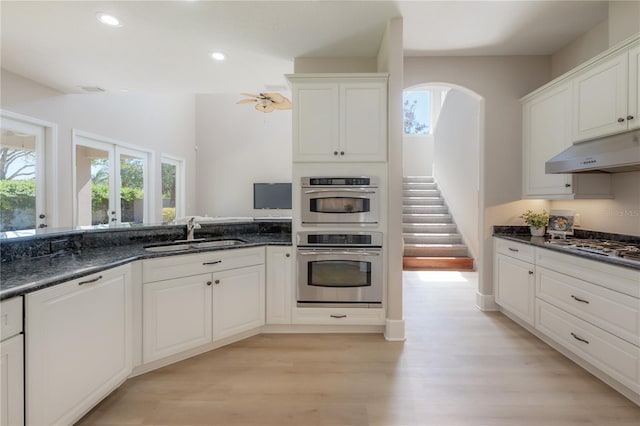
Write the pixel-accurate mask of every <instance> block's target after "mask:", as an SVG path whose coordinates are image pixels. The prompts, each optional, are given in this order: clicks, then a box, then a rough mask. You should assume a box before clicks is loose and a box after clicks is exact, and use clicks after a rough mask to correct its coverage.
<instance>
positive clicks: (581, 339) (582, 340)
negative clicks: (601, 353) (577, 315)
mask: <svg viewBox="0 0 640 426" xmlns="http://www.w3.org/2000/svg"><path fill="white" fill-rule="evenodd" d="M571 335H572V336H573V338H574V339H576V340H579V341H581V342H584V343H586V344H587V345H588V344H589V341H588V340H586V339H583V338H582V337H578V336H576V334H575V333H573V332H572V333H571Z"/></svg>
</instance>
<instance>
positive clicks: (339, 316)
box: [329, 314, 347, 318]
mask: <svg viewBox="0 0 640 426" xmlns="http://www.w3.org/2000/svg"><path fill="white" fill-rule="evenodd" d="M329 316H330V317H331V318H346V317H347V315H346V314H331V315H329Z"/></svg>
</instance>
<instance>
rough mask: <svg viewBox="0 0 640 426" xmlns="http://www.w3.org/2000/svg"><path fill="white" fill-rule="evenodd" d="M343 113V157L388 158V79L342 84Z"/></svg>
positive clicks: (341, 129) (341, 148)
mask: <svg viewBox="0 0 640 426" xmlns="http://www.w3.org/2000/svg"><path fill="white" fill-rule="evenodd" d="M340 114H341V117H340V158H343V159H344V160H347V161H385V160H386V158H387V84H386V82H372V83H358V82H354V83H341V84H340ZM343 153H344V154H343Z"/></svg>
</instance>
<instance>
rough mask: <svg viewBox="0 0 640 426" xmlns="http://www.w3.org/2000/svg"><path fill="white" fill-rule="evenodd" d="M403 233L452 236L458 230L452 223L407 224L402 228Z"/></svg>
mask: <svg viewBox="0 0 640 426" xmlns="http://www.w3.org/2000/svg"><path fill="white" fill-rule="evenodd" d="M402 229H403V231H402V232H403V233H418V234H427V233H436V234H444V233H447V234H452V233H455V232H457V230H458V228H457V227H456V225H455V224H453V223H451V224H448V223H405V224H404V225H403V226H402Z"/></svg>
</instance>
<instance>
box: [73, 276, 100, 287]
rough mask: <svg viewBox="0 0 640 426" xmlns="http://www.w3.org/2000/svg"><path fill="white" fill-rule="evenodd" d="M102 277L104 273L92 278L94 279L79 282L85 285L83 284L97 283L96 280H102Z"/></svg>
mask: <svg viewBox="0 0 640 426" xmlns="http://www.w3.org/2000/svg"><path fill="white" fill-rule="evenodd" d="M101 279H102V275H100V276H98V277H96V278H94V279H92V280H87V281H80V282H79V283H78V285H83V284H91V283H95V282H96V281H100V280H101Z"/></svg>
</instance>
